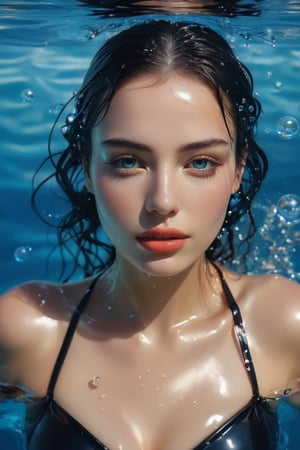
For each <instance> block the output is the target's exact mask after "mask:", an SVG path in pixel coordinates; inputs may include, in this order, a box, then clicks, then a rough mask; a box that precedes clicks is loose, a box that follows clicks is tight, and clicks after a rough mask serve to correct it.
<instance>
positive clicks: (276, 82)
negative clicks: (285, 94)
mask: <svg viewBox="0 0 300 450" xmlns="http://www.w3.org/2000/svg"><path fill="white" fill-rule="evenodd" d="M274 86H275V87H276V89H280V88H281V87H282V81H275V83H274Z"/></svg>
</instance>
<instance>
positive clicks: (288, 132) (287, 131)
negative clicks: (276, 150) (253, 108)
mask: <svg viewBox="0 0 300 450" xmlns="http://www.w3.org/2000/svg"><path fill="white" fill-rule="evenodd" d="M276 129H277V134H278V135H279V136H280V137H281V138H283V139H290V138H291V137H293V136H295V134H297V133H298V131H299V123H298V121H297V119H295V117H293V116H283V117H281V118H280V119H279V120H278V122H277V125H276Z"/></svg>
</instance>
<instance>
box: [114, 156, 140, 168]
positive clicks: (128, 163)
mask: <svg viewBox="0 0 300 450" xmlns="http://www.w3.org/2000/svg"><path fill="white" fill-rule="evenodd" d="M111 164H112V165H113V166H114V167H116V168H117V169H125V170H130V169H137V168H139V167H140V164H139V162H138V160H137V159H136V158H133V157H132V156H123V157H122V158H118V159H116V160H115V161H113V162H112V163H111Z"/></svg>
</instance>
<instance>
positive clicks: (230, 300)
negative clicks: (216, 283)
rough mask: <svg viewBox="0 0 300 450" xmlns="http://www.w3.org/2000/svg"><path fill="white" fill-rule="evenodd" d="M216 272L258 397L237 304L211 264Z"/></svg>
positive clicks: (221, 275)
mask: <svg viewBox="0 0 300 450" xmlns="http://www.w3.org/2000/svg"><path fill="white" fill-rule="evenodd" d="M212 265H213V266H214V268H215V269H216V271H217V272H218V275H219V277H220V280H221V283H222V287H223V290H224V292H225V295H226V298H227V303H228V306H229V308H230V310H231V312H232V316H233V322H234V331H235V334H236V336H237V338H238V342H239V345H240V349H241V353H242V356H243V360H244V364H245V367H246V369H247V372H248V376H249V379H250V383H251V387H252V393H253V396H254V397H259V396H260V395H259V389H258V383H257V377H256V373H255V368H254V364H253V361H252V357H251V353H250V349H249V344H248V340H247V336H246V331H245V327H244V321H243V318H242V315H241V311H240V308H239V306H238V304H237V303H236V301H235V299H234V297H233V295H232V292H231V290H230V289H229V286H228V284H227V282H226V280H225V277H224V275H223V272H222V271H221V270H220V268H219V267H218V266H217V265H216V264H214V263H212Z"/></svg>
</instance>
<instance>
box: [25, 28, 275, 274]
mask: <svg viewBox="0 0 300 450" xmlns="http://www.w3.org/2000/svg"><path fill="white" fill-rule="evenodd" d="M174 71H176V72H177V73H180V74H182V75H186V76H192V77H194V78H195V77H196V78H197V79H199V81H201V82H203V83H205V84H206V85H207V86H208V87H209V88H210V89H211V90H212V92H213V94H214V95H215V98H216V100H217V101H218V104H219V106H220V109H221V111H222V114H223V117H224V120H225V123H226V126H227V129H228V131H229V127H228V118H229V117H230V120H231V121H232V122H233V124H234V125H235V128H236V130H237V139H236V162H237V164H238V165H239V164H243V165H244V166H245V170H244V175H243V180H242V184H241V187H240V190H239V192H238V193H237V194H236V195H234V196H233V197H232V200H231V201H230V203H229V206H228V209H227V213H226V217H225V220H224V223H223V226H222V229H221V230H220V234H219V235H218V236H217V237H216V239H215V240H214V242H213V243H212V244H211V246H210V248H209V249H207V252H206V256H207V258H209V259H210V260H212V261H220V262H222V263H226V262H228V261H230V260H232V259H233V258H236V254H237V251H238V250H239V251H241V252H242V255H239V256H240V257H242V256H243V257H244V258H245V256H246V254H247V251H248V248H247V246H248V244H249V242H250V239H251V237H252V236H253V234H254V232H255V223H254V219H253V214H252V212H251V204H252V201H253V198H254V196H255V194H256V193H257V191H258V190H259V187H260V185H261V182H262V180H263V179H264V177H265V175H266V172H267V167H268V163H267V159H266V156H265V154H264V152H263V150H262V149H261V148H260V147H259V146H258V145H257V143H256V142H255V140H254V135H255V130H256V123H257V120H258V117H259V115H260V112H261V105H260V103H259V101H258V100H257V98H255V97H254V95H253V80H252V76H251V74H250V72H249V70H248V69H247V68H246V67H245V66H244V65H243V64H242V63H241V62H240V61H239V60H238V59H237V58H236V56H235V55H234V54H233V52H232V50H231V48H230V46H229V45H228V43H227V42H226V41H225V39H224V38H223V37H222V36H221V35H219V34H218V33H216V32H215V31H213V30H212V29H210V28H208V27H206V26H202V25H199V24H197V23H190V22H170V21H166V20H159V21H150V22H145V23H140V24H137V25H134V26H132V27H131V28H129V29H126V30H123V31H121V32H119V33H118V34H116V35H114V36H113V37H112V38H110V39H109V40H108V41H107V42H106V43H105V44H104V45H103V46H102V47H101V48H100V49H99V50H98V52H97V53H96V55H95V57H94V58H93V60H92V62H91V65H90V67H89V69H88V71H87V73H86V76H85V78H84V80H83V83H82V86H81V87H80V89H79V91H78V92H77V93H76V94H75V103H76V106H75V112H74V114H73V115H72V118H71V120H70V118H68V120H67V121H66V123H65V125H64V127H63V131H64V136H65V138H66V140H67V142H68V146H67V148H66V149H65V150H64V151H62V152H60V153H59V154H51V150H50V155H49V157H48V159H50V160H51V162H52V164H53V165H54V168H55V171H54V173H53V174H52V175H51V176H50V177H49V179H50V178H51V177H55V179H56V181H57V183H58V185H59V186H60V188H61V189H62V190H63V192H64V193H65V195H66V197H67V198H68V200H69V201H70V202H71V205H72V209H71V210H70V211H69V212H67V213H66V215H65V216H64V217H63V218H62V220H61V222H60V223H59V224H58V225H57V235H58V243H59V247H60V249H61V253H62V257H63V264H65V257H64V254H65V251H67V252H69V253H70V254H71V256H72V259H73V266H70V267H69V269H68V270H69V273H68V275H67V276H66V279H68V277H70V276H71V275H72V274H73V272H75V271H76V270H78V269H80V270H82V271H83V274H84V275H85V276H89V275H91V274H93V273H94V272H95V271H98V270H103V269H104V268H105V267H107V266H109V265H111V264H112V262H113V260H114V257H115V251H114V248H113V247H112V246H111V245H109V244H108V243H107V242H105V241H104V240H103V239H101V238H100V234H101V233H99V230H101V224H100V222H99V217H98V214H97V210H96V205H95V200H94V197H93V195H92V194H90V193H89V192H88V190H87V189H86V187H85V186H84V183H83V182H80V180H82V179H83V168H84V169H85V170H86V171H87V172H88V170H89V163H90V159H91V131H92V128H93V127H94V126H95V124H96V123H98V122H100V121H101V120H102V119H103V117H104V116H105V113H106V111H107V109H108V107H109V104H110V101H111V99H112V97H113V96H114V94H115V92H116V91H117V89H118V88H120V86H121V85H123V84H124V83H126V81H127V80H130V79H133V78H136V77H138V76H139V75H142V74H146V73H155V74H158V75H161V76H167V75H168V74H169V73H171V72H174ZM50 141H51V136H50ZM50 146H51V145H50ZM44 184H45V181H43V182H42V183H40V184H39V185H38V186H36V187H34V191H33V196H32V204H33V207H34V208H35V209H36V210H38V207H37V201H36V196H37V193H38V192H39V189H40V188H41V186H43V185H44ZM40 215H41V214H40ZM240 219H242V220H243V222H245V221H246V222H247V226H245V223H244V224H243V229H246V231H245V234H244V238H243V243H244V244H245V243H246V247H245V248H244V249H242V250H241V249H240V248H239V249H238V246H239V247H240V244H241V240H240V239H236V237H235V229H234V228H235V224H237V222H239V221H240ZM101 249H102V251H101ZM65 269H66V267H65V266H64V265H63V272H65Z"/></svg>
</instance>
